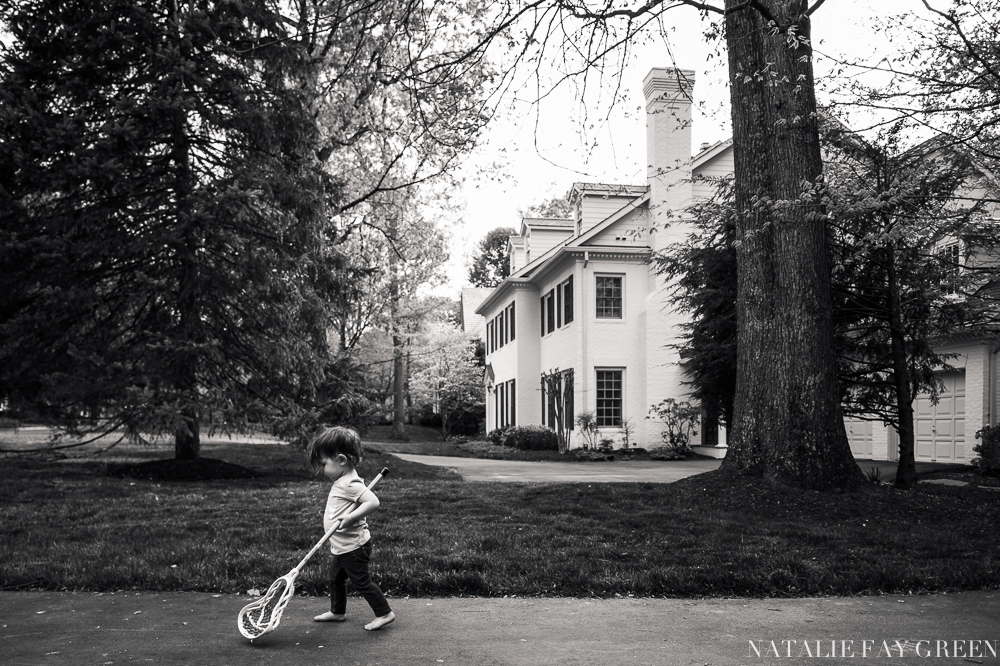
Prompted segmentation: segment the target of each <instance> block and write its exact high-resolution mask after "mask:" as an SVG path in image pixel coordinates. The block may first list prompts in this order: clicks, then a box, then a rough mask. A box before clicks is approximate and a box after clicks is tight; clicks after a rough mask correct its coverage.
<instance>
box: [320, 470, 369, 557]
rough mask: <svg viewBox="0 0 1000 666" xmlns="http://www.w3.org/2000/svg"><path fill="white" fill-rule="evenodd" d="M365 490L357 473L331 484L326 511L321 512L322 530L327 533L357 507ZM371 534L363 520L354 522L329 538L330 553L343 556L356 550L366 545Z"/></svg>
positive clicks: (366, 522) (346, 475) (363, 483)
mask: <svg viewBox="0 0 1000 666" xmlns="http://www.w3.org/2000/svg"><path fill="white" fill-rule="evenodd" d="M365 490H367V488H366V487H365V482H364V480H363V479H362V478H361V477H360V476H358V474H357V472H351V473H350V474H345V475H344V476H342V477H340V478H339V479H337V480H336V481H334V482H333V487H332V488H330V495H329V496H328V497H327V498H326V511H324V512H323V529H324V530H325V531H327V532H329V531H330V528H331V527H333V524H334V523H335V522H336V521H337V520H338V519H340V518H341V517H342V516H346V515H347V514H349V513H350V512H351V511H353V510H354V509H355V507H357V506H358V504H357V500H358V498H359V497H361V496H362V495H363V494H364V492H365ZM369 539H371V533H369V532H368V521H366V520H365V519H364V518H362V519H361V520H358V521H355V522H354V523H352V524H351V525H350V526H348V527H346V528H342V529H339V530H337V531H336V532H334V533H333V536H331V537H330V552H332V553H333V554H334V555H343V554H344V553H349V552H351V551H352V550H357V549H358V548H360V547H361V546H363V545H365V544H366V543H368V540H369Z"/></svg>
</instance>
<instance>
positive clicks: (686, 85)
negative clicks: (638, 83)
mask: <svg viewBox="0 0 1000 666" xmlns="http://www.w3.org/2000/svg"><path fill="white" fill-rule="evenodd" d="M694 79H695V73H694V70H691V69H676V68H674V67H653V68H652V69H650V70H649V74H647V75H646V78H644V79H643V80H642V93H643V95H645V96H646V101H647V102H651V101H653V99H655V98H656V97H659V96H660V95H663V94H664V93H667V94H671V93H672V95H671V96H675V95H677V94H678V93H679V94H681V95H684V96H686V97H687V98H688V99H689V100H690V97H691V92H692V90H693V89H694Z"/></svg>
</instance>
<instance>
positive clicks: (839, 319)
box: [654, 122, 997, 487]
mask: <svg viewBox="0 0 1000 666" xmlns="http://www.w3.org/2000/svg"><path fill="white" fill-rule="evenodd" d="M826 128H827V130H826V131H825V132H824V136H825V146H826V149H825V155H826V160H825V162H826V163H825V168H824V174H825V185H824V188H823V192H822V194H821V195H820V196H822V198H823V200H824V201H825V202H826V205H827V209H828V211H829V216H830V220H831V232H832V233H831V241H832V242H831V249H832V258H833V268H832V273H833V284H832V286H833V294H834V306H833V314H834V318H833V322H834V327H835V330H836V332H837V337H836V352H837V357H838V363H839V369H840V372H839V376H840V382H841V387H842V406H843V409H844V413H845V414H848V415H856V416H861V417H865V418H873V417H875V418H879V419H880V420H882V421H883V422H884V423H886V424H887V425H889V426H891V427H893V428H894V429H895V430H896V431H897V432H898V433H899V435H900V442H901V444H900V456H899V467H900V470H899V473H898V474H897V483H898V484H900V485H903V486H905V487H909V486H910V485H912V483H913V472H914V467H913V463H914V431H913V412H912V407H911V403H912V402H913V400H914V399H915V398H916V396H917V394H918V393H921V392H923V393H927V394H929V395H931V396H932V397H933V396H935V395H936V394H937V390H938V383H939V382H938V379H937V378H936V374H935V372H936V371H939V370H940V369H941V368H943V367H947V365H948V361H949V360H951V357H950V356H949V355H948V354H946V353H942V352H939V351H937V347H936V345H938V344H939V343H940V342H941V341H942V340H944V339H946V338H947V336H950V335H954V334H956V333H966V332H969V331H975V330H977V327H982V326H985V325H987V324H990V323H992V322H993V321H995V318H996V316H997V311H996V303H995V299H994V298H993V297H992V295H991V294H992V290H991V289H990V286H991V285H992V284H993V283H994V282H995V279H996V272H995V271H996V269H995V266H994V264H995V258H996V252H997V247H996V244H997V240H996V237H995V233H994V229H993V224H992V222H991V221H990V220H989V218H988V216H986V215H984V214H983V210H982V206H983V203H982V200H981V199H980V198H978V196H977V195H978V194H979V193H982V192H984V191H988V190H985V189H983V184H982V183H981V180H982V179H983V176H982V174H979V173H978V172H977V171H975V170H974V169H973V168H972V165H971V163H970V160H969V159H968V157H967V156H966V155H964V154H963V153H961V152H958V151H956V150H955V149H954V148H953V147H950V146H948V145H947V142H945V143H944V144H942V142H941V141H932V142H929V143H926V144H923V145H921V146H918V147H915V148H911V149H909V150H903V149H901V148H900V147H899V146H898V143H896V141H897V140H898V134H896V133H893V132H887V133H885V135H884V136H883V137H882V138H881V140H865V139H863V138H861V137H859V136H857V135H855V134H853V133H850V132H846V131H844V130H843V128H842V126H840V125H839V124H837V123H835V122H830V123H827V125H826ZM691 213H692V216H693V220H694V222H693V231H692V233H691V235H690V236H689V237H688V238H687V239H686V240H685V241H684V242H683V243H679V244H676V245H674V246H672V247H669V248H667V249H666V250H665V251H664V252H662V253H661V254H659V255H658V256H656V257H654V266H655V267H656V270H657V271H659V272H660V273H661V274H663V275H666V276H667V277H668V278H670V279H671V280H672V282H673V284H674V285H675V290H674V292H673V295H672V298H673V301H674V302H675V303H677V304H678V305H679V306H680V307H681V308H683V309H684V310H686V311H688V312H689V313H690V314H691V316H692V319H691V322H690V323H688V324H686V326H685V327H686V330H687V334H686V340H685V342H684V343H683V345H682V346H681V354H682V356H683V357H684V358H685V360H686V363H687V368H688V370H689V373H690V375H691V377H692V381H691V384H692V387H693V391H692V393H693V395H694V396H695V397H697V398H698V400H699V401H700V402H701V404H702V405H703V406H704V407H705V408H706V410H707V411H708V412H709V414H712V413H713V412H714V413H718V414H720V415H721V416H722V419H721V420H722V422H723V423H725V424H728V423H729V421H728V419H729V417H730V415H731V409H732V404H733V402H734V400H735V395H736V389H735V367H736V359H737V348H736V344H735V331H736V324H735V317H736V277H735V276H736V256H735V252H734V248H733V240H734V239H733V234H732V230H733V223H732V220H733V218H734V210H733V202H732V196H731V185H730V183H729V182H728V181H722V182H719V183H718V189H717V193H716V195H715V197H713V198H712V199H711V200H708V201H706V202H701V203H699V204H696V205H695V206H693V207H692V209H691ZM949 248H951V249H949Z"/></svg>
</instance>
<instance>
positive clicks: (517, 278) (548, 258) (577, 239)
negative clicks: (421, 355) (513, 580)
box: [476, 186, 649, 313]
mask: <svg viewBox="0 0 1000 666" xmlns="http://www.w3.org/2000/svg"><path fill="white" fill-rule="evenodd" d="M637 189H641V190H642V191H641V192H639V193H638V195H639V196H638V198H637V199H633V200H632V201H629V202H628V203H626V204H625V205H624V206H622V207H621V208H620V209H618V211H616V212H615V213H612V214H611V215H609V216H608V217H606V218H605V219H604V220H603V221H601V222H598V223H597V224H595V225H594V226H593V227H592V228H590V229H588V230H587V232H586V233H584V234H581V235H580V236H570V237H569V238H566V239H565V240H563V241H561V242H560V243H558V244H556V245H555V246H554V247H552V248H550V249H549V250H548V252H546V253H545V254H543V255H542V256H540V257H538V258H537V259H535V260H534V261H532V262H531V263H529V264H526V265H525V266H522V267H521V268H520V269H518V270H516V271H514V272H513V273H511V275H510V276H509V277H508V278H507V279H505V280H504V281H503V282H501V283H500V284H499V285H498V286H497V287H496V289H494V290H493V292H492V293H490V295H489V296H488V297H487V298H486V299H485V300H484V301H483V302H482V304H481V305H480V306H479V307H478V308H476V312H477V313H479V312H480V311H481V310H483V309H485V308H488V307H489V306H490V305H491V304H492V301H494V300H495V298H500V297H501V295H503V294H504V293H505V292H506V288H507V287H510V286H513V285H515V284H528V283H530V282H531V278H532V277H533V276H534V275H537V273H538V272H539V271H540V270H542V269H544V268H545V267H546V266H547V265H549V264H550V263H551V262H552V261H553V260H554V259H555V258H556V257H557V256H559V255H560V254H562V253H564V252H565V251H566V250H568V249H572V248H581V247H585V246H586V245H587V243H589V242H590V241H591V240H593V239H594V238H595V237H596V236H598V235H599V234H601V233H603V232H604V231H606V230H607V229H608V228H609V227H611V226H613V225H614V224H615V223H617V222H619V221H620V220H621V219H622V218H624V217H625V216H626V215H628V214H629V213H631V212H633V211H635V210H637V209H639V208H642V207H644V206H646V205H647V204H648V203H649V192H648V189H649V188H647V187H645V186H643V187H642V188H637ZM570 222H572V220H570Z"/></svg>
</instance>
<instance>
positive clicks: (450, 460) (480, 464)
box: [392, 452, 965, 483]
mask: <svg viewBox="0 0 1000 666" xmlns="http://www.w3.org/2000/svg"><path fill="white" fill-rule="evenodd" d="M392 455H394V456H396V457H398V458H402V459H403V460H408V461H410V462H415V463H420V464H422V465H435V466H438V467H448V468H450V469H453V470H454V471H455V472H457V473H458V474H460V475H461V476H462V478H463V479H464V480H465V481H519V482H520V481H524V482H549V483H556V482H559V483H569V482H594V483H610V482H622V481H633V482H643V483H672V482H674V481H678V480H680V479H683V478H686V477H689V476H694V475H695V474H701V473H702V472H710V471H712V470H714V469H718V468H719V465H721V464H722V461H721V460H715V459H712V458H695V459H691V460H669V461H667V460H644V461H643V460H630V461H616V462H592V463H570V462H566V463H564V462H525V461H520V460H487V459H484V458H459V457H454V456H423V455H414V454H410V453H396V452H393V453H392ZM916 465H917V474H918V475H920V474H927V473H928V472H933V471H940V470H948V469H963V468H964V467H965V466H963V465H954V464H948V463H929V462H918V463H917V464H916ZM858 466H859V467H860V468H861V470H862V471H863V472H865V473H866V474H868V473H869V472H870V470H871V469H872V468H873V467H875V468H877V469H878V470H879V473H880V474H881V478H882V480H883V481H885V482H891V481H892V480H893V479H894V478H896V463H894V462H886V461H881V460H859V461H858Z"/></svg>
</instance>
